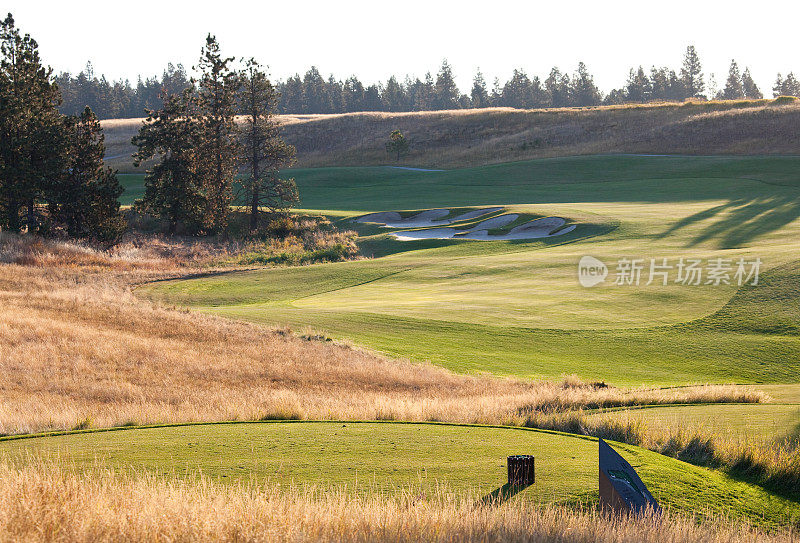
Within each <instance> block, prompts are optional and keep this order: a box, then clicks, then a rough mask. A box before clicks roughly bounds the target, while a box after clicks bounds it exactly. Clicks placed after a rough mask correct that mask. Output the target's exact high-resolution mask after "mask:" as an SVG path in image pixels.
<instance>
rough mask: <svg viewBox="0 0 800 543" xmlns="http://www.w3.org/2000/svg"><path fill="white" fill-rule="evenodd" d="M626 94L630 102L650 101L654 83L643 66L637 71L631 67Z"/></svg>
mask: <svg viewBox="0 0 800 543" xmlns="http://www.w3.org/2000/svg"><path fill="white" fill-rule="evenodd" d="M625 94H626V98H627V101H628V102H634V103H644V102H649V101H650V99H651V97H652V94H653V85H652V83H651V82H650V79H649V78H648V77H647V74H645V73H644V68H642V67H641V66H639V70H638V71H635V72H634V71H633V68H631V70H630V73H629V75H628V82H627V83H626V85H625Z"/></svg>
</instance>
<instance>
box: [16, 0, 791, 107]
mask: <svg viewBox="0 0 800 543" xmlns="http://www.w3.org/2000/svg"><path fill="white" fill-rule="evenodd" d="M651 5H652V7H650V6H651ZM1 9H3V11H6V10H10V11H11V12H12V13H13V15H14V17H15V19H16V21H17V25H18V27H20V28H21V29H22V30H23V31H24V32H28V33H30V34H31V35H32V36H33V37H34V38H36V40H37V41H38V42H39V44H40V50H41V53H42V56H43V58H44V60H45V62H46V63H47V64H49V65H50V66H52V67H53V69H54V70H55V71H57V72H58V71H62V70H67V71H72V72H73V73H76V72H78V71H80V69H81V68H82V67H83V66H84V65H85V64H86V61H87V60H91V61H92V63H93V64H94V66H95V72H96V73H97V74H106V76H108V77H110V78H111V79H117V78H129V79H130V80H131V81H132V82H135V80H136V76H137V75H138V74H142V75H145V76H148V75H155V74H160V73H161V72H162V71H163V69H164V67H165V66H166V64H167V62H174V63H179V62H180V63H183V64H184V65H185V66H186V67H187V68H190V67H191V66H192V65H193V64H194V63H195V62H196V59H197V57H198V55H199V51H200V48H201V46H202V45H203V42H204V39H205V36H206V34H207V33H208V32H211V33H214V34H216V36H217V38H218V39H219V41H220V44H221V45H222V47H223V52H225V53H226V54H228V55H231V56H237V57H242V56H247V57H250V56H254V57H256V58H257V59H258V60H259V61H260V62H262V63H264V64H268V65H269V67H270V72H271V75H272V77H273V78H275V79H285V78H286V77H287V76H289V75H292V74H294V73H296V72H299V73H301V74H302V73H303V72H305V71H306V70H307V69H308V68H309V67H310V66H311V65H316V66H317V67H318V68H319V69H320V71H321V72H322V74H323V76H324V77H326V78H327V76H328V75H329V74H331V73H332V74H334V76H335V77H336V78H337V79H344V78H346V77H347V76H349V75H351V74H356V75H358V77H359V79H361V80H362V81H363V82H365V83H373V82H376V81H385V80H386V79H388V77H389V76H390V75H393V74H394V75H398V76H400V77H401V79H402V78H403V77H404V76H405V75H406V74H411V75H416V76H420V77H422V76H423V75H424V73H425V72H426V71H431V72H432V73H434V74H435V72H436V71H437V69H438V67H439V65H440V64H441V61H442V59H443V58H447V59H448V61H449V62H450V64H451V66H452V67H453V70H454V73H455V75H456V80H457V83H458V84H459V87H460V88H461V90H462V91H463V92H468V91H469V89H470V87H471V82H472V76H473V74H474V73H475V71H476V69H477V68H478V67H480V69H481V70H482V71H483V73H484V76H485V78H486V81H487V84H488V86H489V87H490V88H491V85H492V81H493V80H494V78H495V77H499V78H500V80H501V81H505V80H506V79H508V78H509V77H510V74H511V71H512V70H513V69H514V68H522V69H524V70H525V71H526V72H527V73H528V75H531V76H533V75H539V76H540V77H542V78H544V77H546V75H547V73H548V72H549V71H550V68H551V67H552V66H554V65H555V66H559V67H560V68H561V70H562V71H568V72H570V73H571V72H573V71H574V70H575V67H576V66H577V63H578V61H581V60H582V61H583V62H585V63H586V65H587V66H588V68H589V70H590V72H591V73H592V74H593V75H594V76H595V81H596V83H597V84H598V86H599V87H600V88H601V90H603V91H604V92H608V91H609V90H610V89H611V88H615V87H620V86H622V85H623V83H624V81H625V78H626V76H627V73H628V70H629V68H630V67H632V66H638V65H639V64H642V65H644V66H645V67H646V68H648V69H649V67H650V66H651V65H652V64H656V65H659V66H661V65H667V66H670V67H673V68H675V69H677V68H679V67H680V62H681V59H682V55H683V52H684V50H685V48H686V46H687V45H688V44H694V45H695V46H696V47H697V50H698V52H699V54H700V59H701V61H702V62H703V68H704V72H705V74H706V79H708V75H709V74H710V73H712V72H713V73H715V74H716V80H717V82H718V85H719V86H720V87H721V86H722V85H724V81H725V78H726V76H727V71H728V66H729V64H730V61H731V59H732V58H735V59H736V60H737V62H738V63H739V66H740V68H741V69H742V70H744V68H745V67H746V66H749V67H750V69H751V72H752V73H753V77H754V78H755V80H756V82H757V83H758V84H759V86H760V87H761V90H762V92H763V93H764V94H765V96H771V95H772V92H771V89H772V84H773V82H774V80H775V76H776V74H777V73H778V72H781V73H782V74H784V75H785V74H786V73H787V72H789V71H794V72H795V74H798V73H800V46H799V44H798V37H797V36H798V34H797V28H798V27H797V25H798V15H800V5H798V3H797V2H796V1H794V2H789V1H775V2H769V3H767V2H752V1H749V2H741V3H740V2H733V1H727V2H709V1H701V0H695V1H692V2H685V1H682V0H674V1H672V2H666V3H660V5H653V3H651V2H647V1H646V0H639V1H636V2H634V1H617V2H615V1H608V0H607V1H602V0H594V1H583V0H573V1H560V2H538V1H532V0H531V1H503V0H495V1H486V0H483V1H480V2H471V1H467V0H462V1H459V2H443V1H436V0H427V1H417V0H405V1H402V0H401V1H397V2H380V1H375V0H373V1H348V0H339V1H301V0H295V1H281V2H271V1H269V0H261V1H260V2H245V1H239V0H225V1H219V0H215V1H213V2H210V1H204V0H197V1H193V2H178V1H169V0H161V1H150V0H137V1H135V2H109V1H108V0H106V1H88V0H87V1H62V2H52V3H51V2H45V1H41V0H36V1H35V0H7V1H6V2H5V5H4V6H3V8H1ZM3 15H5V14H3Z"/></svg>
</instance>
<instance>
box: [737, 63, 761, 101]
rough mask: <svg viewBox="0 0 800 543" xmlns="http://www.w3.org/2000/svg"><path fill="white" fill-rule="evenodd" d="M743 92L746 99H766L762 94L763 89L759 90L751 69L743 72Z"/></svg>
mask: <svg viewBox="0 0 800 543" xmlns="http://www.w3.org/2000/svg"><path fill="white" fill-rule="evenodd" d="M742 90H743V91H744V96H745V98H749V99H751V100H760V99H761V98H764V95H763V94H761V89H759V88H758V85H756V82H755V81H754V80H753V76H752V75H750V68H745V69H744V72H742Z"/></svg>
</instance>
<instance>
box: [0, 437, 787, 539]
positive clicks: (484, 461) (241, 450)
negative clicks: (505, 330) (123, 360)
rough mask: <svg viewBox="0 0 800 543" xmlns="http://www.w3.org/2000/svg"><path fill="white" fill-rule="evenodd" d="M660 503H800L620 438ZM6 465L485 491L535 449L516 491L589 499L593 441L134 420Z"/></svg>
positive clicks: (712, 513)
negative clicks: (531, 476) (528, 476)
mask: <svg viewBox="0 0 800 543" xmlns="http://www.w3.org/2000/svg"><path fill="white" fill-rule="evenodd" d="M617 449H618V450H619V452H620V453H621V454H622V455H623V456H625V458H626V459H627V460H628V461H629V462H631V464H632V465H633V466H634V467H636V468H637V470H638V471H639V473H640V475H641V476H642V479H643V480H644V481H645V484H647V485H648V487H649V489H650V490H651V492H652V493H653V494H654V496H656V498H657V499H658V500H659V501H660V502H661V503H662V505H664V506H666V507H669V508H671V509H674V510H677V511H680V512H684V513H697V514H700V515H703V516H709V517H718V516H720V515H731V516H734V517H739V518H746V519H748V520H749V521H751V522H753V523H756V524H766V525H784V526H785V525H787V524H791V523H794V522H797V520H798V518H800V505H798V504H797V503H794V502H791V501H789V500H786V499H783V498H780V497H777V496H774V495H771V494H769V493H767V492H765V491H763V490H761V489H760V488H758V487H755V486H752V485H749V484H746V483H743V482H739V481H736V480H734V479H731V478H730V477H727V476H725V475H723V474H721V473H719V472H715V471H713V470H708V469H703V468H698V467H695V466H691V465H688V464H685V463H683V462H679V461H677V460H674V459H670V458H666V457H663V456H660V455H658V454H655V453H652V452H649V451H646V450H643V449H640V448H638V447H633V446H625V445H617ZM0 454H2V455H3V456H4V457H5V458H6V459H8V460H10V461H12V462H23V463H25V462H28V461H30V458H31V455H33V456H44V457H45V458H47V457H58V458H59V461H60V462H62V463H64V464H66V465H73V466H75V467H77V468H78V469H88V468H90V467H93V466H96V465H97V464H98V463H99V464H100V465H101V466H108V467H111V468H113V469H116V470H125V469H131V468H133V469H144V470H147V471H151V472H154V473H157V474H162V475H164V476H166V477H168V478H170V477H174V476H176V475H177V476H187V475H188V476H193V475H197V474H200V473H202V474H204V475H206V476H208V477H210V478H212V479H213V480H217V481H221V482H226V483H233V484H235V483H251V482H252V483H256V484H265V483H266V484H269V485H276V484H279V485H281V486H283V487H285V488H287V489H288V488H289V487H295V486H300V485H307V486H316V487H322V488H346V489H347V491H348V492H353V493H357V494H373V493H376V492H377V493H387V492H388V493H397V492H408V491H414V492H420V493H421V494H420V496H421V497H424V496H425V494H426V493H430V492H435V491H436V489H437V488H442V487H444V488H446V489H448V490H449V491H453V492H456V493H460V494H467V495H472V496H476V497H477V498H480V497H482V496H483V497H487V498H488V497H491V496H492V494H493V493H494V492H496V491H497V490H498V489H500V488H501V487H502V486H503V485H504V484H505V482H506V460H505V459H506V456H508V455H511V454H534V455H535V456H536V483H535V484H534V485H532V486H530V487H528V488H527V489H525V490H523V491H522V492H521V493H520V494H519V495H518V496H517V497H516V498H514V499H527V500H532V501H534V502H536V503H564V502H566V503H574V502H582V501H587V500H596V499H597V442H596V440H594V439H591V438H582V437H578V436H570V435H565V434H558V433H550V432H543V431H535V430H526V429H519V428H501V427H481V426H458V425H445V424H407V423H359V422H266V423H228V424H225V423H223V424H213V425H207V424H205V425H189V426H171V427H160V428H141V429H129V430H124V431H123V430H118V431H108V432H89V433H72V434H67V435H60V436H44V437H35V438H26V439H15V440H6V441H0Z"/></svg>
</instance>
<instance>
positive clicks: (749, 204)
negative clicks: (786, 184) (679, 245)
mask: <svg viewBox="0 0 800 543" xmlns="http://www.w3.org/2000/svg"><path fill="white" fill-rule="evenodd" d="M798 218H800V196H794V195H792V196H763V197H758V198H754V199H751V200H744V199H736V200H731V201H729V202H727V203H724V204H721V205H718V206H714V207H711V208H709V209H705V210H703V211H700V212H699V213H695V214H694V215H690V216H688V217H684V218H683V219H681V220H679V221H678V222H676V223H675V224H674V225H672V226H671V227H670V228H668V229H667V230H665V231H664V232H662V233H661V234H659V235H658V236H657V237H658V238H659V239H662V238H665V237H667V236H670V235H672V234H675V233H677V232H678V231H680V230H682V229H685V228H687V227H690V226H693V225H697V224H699V223H701V222H703V221H707V220H710V219H717V220H714V221H713V222H711V223H710V224H708V225H706V226H704V227H703V228H702V230H701V231H700V232H699V233H698V234H695V235H694V237H692V238H691V240H690V241H689V242H688V243H687V246H688V247H694V246H695V245H698V244H700V243H704V242H708V241H716V242H717V246H718V248H720V249H735V248H738V247H741V246H743V245H746V244H748V243H750V242H752V241H754V240H755V239H757V238H759V237H761V236H763V235H765V234H768V233H770V232H774V231H776V230H780V229H781V228H783V227H784V226H786V225H788V224H790V223H792V222H793V221H795V220H797V219H798Z"/></svg>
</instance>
